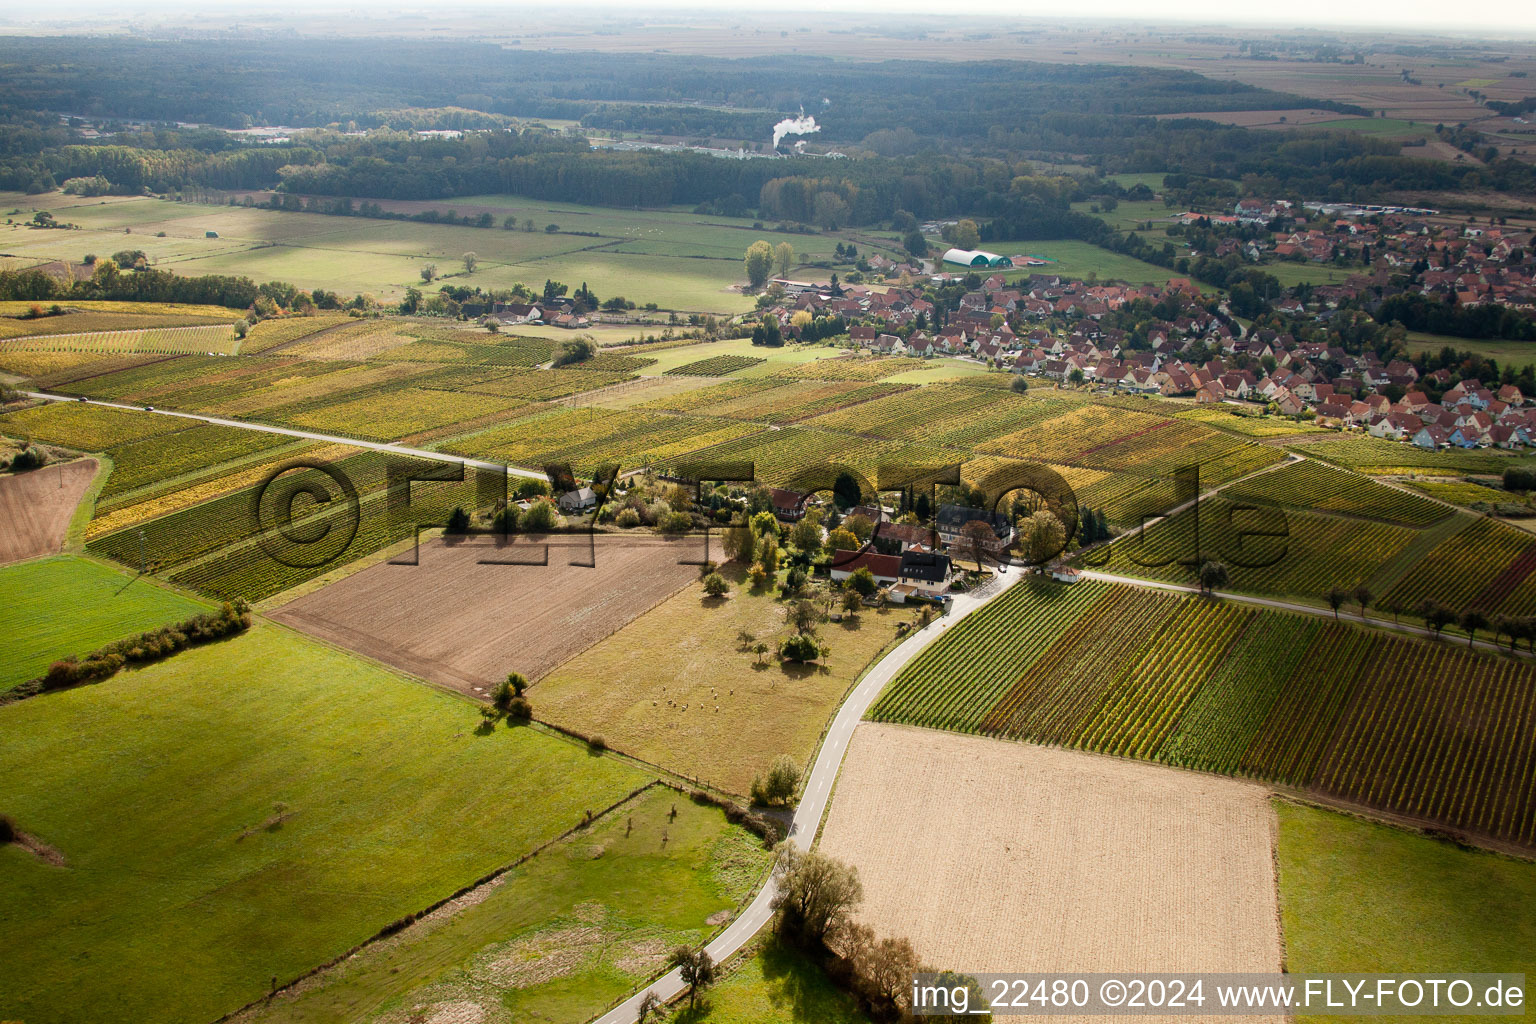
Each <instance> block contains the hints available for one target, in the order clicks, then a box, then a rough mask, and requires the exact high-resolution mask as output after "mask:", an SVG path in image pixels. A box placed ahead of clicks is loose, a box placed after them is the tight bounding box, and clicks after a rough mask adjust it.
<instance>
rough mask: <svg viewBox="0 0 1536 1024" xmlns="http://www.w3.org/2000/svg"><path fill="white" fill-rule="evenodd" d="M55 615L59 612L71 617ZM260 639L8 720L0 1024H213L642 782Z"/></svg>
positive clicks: (401, 687)
mask: <svg viewBox="0 0 1536 1024" xmlns="http://www.w3.org/2000/svg"><path fill="white" fill-rule="evenodd" d="M61 613H63V609H61ZM479 722H480V718H479V715H478V714H476V712H475V707H474V705H473V704H471V703H468V702H466V701H463V700H461V699H459V698H457V697H453V696H449V695H447V694H444V693H440V692H438V691H436V690H433V689H431V688H429V687H426V686H423V685H422V684H420V683H418V682H414V681H411V680H409V679H406V678H404V677H402V676H399V675H396V674H395V673H393V672H389V671H386V670H385V669H383V668H380V667H378V666H376V665H374V664H373V663H371V662H366V661H363V660H361V659H358V658H356V657H353V656H351V655H348V654H345V653H343V652H341V651H338V650H335V649H332V648H330V647H327V646H324V645H321V644H318V643H315V642H312V641H309V640H306V639H303V638H301V637H299V636H298V635H297V634H294V633H292V632H289V631H288V630H286V629H283V628H281V627H278V626H274V625H271V624H267V623H264V622H260V621H258V624H257V625H256V626H255V627H254V628H253V629H252V630H251V631H250V632H249V633H247V634H245V635H243V636H240V637H237V638H234V639H230V640H226V641H223V642H220V643H215V644H211V645H208V646H206V647H199V648H195V649H192V650H189V651H186V652H184V653H182V654H179V655H177V656H175V657H174V658H171V659H169V660H167V661H163V662H160V663H158V664H155V665H152V666H148V667H145V668H143V669H140V670H136V671H126V672H122V673H120V674H118V675H117V676H116V677H114V678H113V679H111V680H109V681H107V682H105V683H101V684H98V685H95V686H85V687H80V688H78V689H73V690H67V691H64V692H60V693H55V694H48V695H44V696H41V697H36V698H33V699H31V700H26V701H22V702H19V703H16V704H13V705H10V706H6V707H0V737H4V741H3V742H0V794H4V796H3V802H4V806H3V811H4V812H5V813H6V814H9V815H11V816H12V817H13V818H14V819H15V820H16V822H17V824H18V826H19V827H20V828H21V829H22V830H23V831H24V832H27V833H30V834H32V835H34V836H35V837H37V839H38V840H40V841H41V842H43V843H46V844H47V845H48V846H50V847H52V848H53V849H54V850H55V851H57V855H58V859H59V860H60V861H62V866H58V865H56V864H54V863H50V862H48V861H46V860H44V859H42V858H40V857H37V856H34V855H33V854H32V853H30V852H29V851H27V850H25V849H23V848H21V847H19V846H14V845H12V846H7V847H4V848H0V919H4V921H5V933H6V943H5V946H6V955H5V956H4V957H3V958H0V1019H16V1020H24V1021H29V1022H32V1021H37V1022H42V1021H47V1022H55V1024H67V1022H90V1024H109V1022H118V1021H121V1022H134V1024H137V1022H141V1021H149V1020H153V1021H157V1022H164V1024H176V1022H205V1021H208V1020H212V1019H214V1018H216V1017H218V1016H220V1015H221V1014H224V1013H226V1012H228V1011H230V1010H233V1009H235V1008H237V1007H239V1006H241V1005H243V1004H245V1003H247V1002H249V1001H250V1000H252V999H256V998H259V997H260V996H262V995H263V994H265V993H266V992H267V991H268V990H269V988H270V986H271V984H272V980H273V979H274V978H276V979H278V980H279V981H287V980H290V979H292V978H295V977H297V976H298V975H300V974H302V973H304V972H305V971H307V970H309V969H310V968H312V967H314V966H315V965H317V964H320V963H323V962H325V961H326V960H328V959H330V958H331V957H334V956H337V955H339V954H341V953H343V952H345V951H346V950H348V949H350V948H351V947H352V946H354V945H355V944H357V943H359V942H362V941H363V940H365V939H367V938H368V937H369V936H371V935H373V934H375V933H376V932H378V931H379V930H380V929H381V928H383V927H384V926H386V925H388V924H390V923H391V922H393V921H397V920H399V919H400V918H401V917H403V916H406V915H409V914H411V913H413V912H416V911H418V910H420V909H422V908H424V907H426V906H429V905H431V904H432V903H434V902H435V901H437V900H440V899H442V898H444V897H447V896H449V895H451V894H452V893H453V892H454V891H456V890H457V889H459V888H460V887H462V886H464V885H467V884H469V883H471V882H473V881H474V880H475V879H477V878H479V877H482V876H483V875H485V874H487V873H489V872H491V871H493V870H496V869H497V868H500V867H503V866H505V865H508V864H511V863H513V862H515V861H516V860H518V859H519V858H520V857H522V856H523V855H525V854H527V853H530V852H531V851H533V850H535V849H537V848H538V847H540V846H541V845H543V844H545V843H547V842H549V841H550V840H551V839H554V838H556V837H557V836H559V835H560V834H561V833H563V832H565V831H566V830H567V829H569V828H571V827H573V826H575V825H577V824H578V823H580V822H581V821H582V820H583V818H584V816H585V815H586V814H587V812H589V811H591V812H597V811H601V810H602V809H603V808H605V807H607V806H609V805H610V804H612V803H614V802H615V801H617V800H620V799H622V798H623V797H624V796H625V795H626V794H627V793H629V792H631V791H632V790H634V789H635V788H636V787H638V786H641V785H643V784H644V783H645V782H646V781H647V779H646V776H645V775H644V774H643V773H641V772H640V771H638V770H637V769H635V768H634V767H632V766H630V765H628V764H626V763H624V762H621V761H618V760H616V759H614V758H611V757H594V756H592V755H590V754H589V753H588V752H587V751H586V749H585V748H584V747H581V746H578V745H576V744H573V743H570V742H568V741H566V740H563V739H559V738H556V737H553V736H551V735H548V734H545V733H543V732H541V731H538V730H536V729H530V728H517V729H509V728H506V727H502V728H497V729H494V730H490V731H487V730H484V729H480V728H478V725H479Z"/></svg>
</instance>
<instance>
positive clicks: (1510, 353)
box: [1408, 331, 1536, 369]
mask: <svg viewBox="0 0 1536 1024" xmlns="http://www.w3.org/2000/svg"><path fill="white" fill-rule="evenodd" d="M1446 346H1450V347H1451V348H1453V349H1456V350H1457V351H1460V352H1475V353H1477V354H1478V355H1480V356H1483V357H1484V358H1486V359H1496V360H1498V363H1499V366H1500V367H1504V366H1513V367H1515V368H1517V369H1518V368H1519V367H1522V366H1531V365H1533V364H1536V344H1532V343H1531V342H1529V341H1500V340H1498V339H1488V338H1457V337H1453V336H1451V335H1449V334H1430V333H1428V332H1426V331H1409V332H1408V351H1409V352H1410V353H1412V354H1414V355H1418V354H1419V353H1421V352H1435V353H1438V352H1439V351H1440V350H1441V349H1442V348H1445V347H1446Z"/></svg>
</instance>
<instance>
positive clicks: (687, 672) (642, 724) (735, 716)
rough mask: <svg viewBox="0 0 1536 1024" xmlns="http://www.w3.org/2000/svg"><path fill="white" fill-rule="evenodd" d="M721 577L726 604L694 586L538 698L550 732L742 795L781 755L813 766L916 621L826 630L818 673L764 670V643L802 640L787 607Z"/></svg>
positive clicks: (596, 650) (874, 618)
mask: <svg viewBox="0 0 1536 1024" xmlns="http://www.w3.org/2000/svg"><path fill="white" fill-rule="evenodd" d="M711 553H712V554H713V555H714V556H715V557H718V556H719V553H720V549H719V544H718V542H717V543H716V544H715V545H713V547H712V552H711ZM721 573H722V575H724V576H725V577H726V579H728V580H729V581H730V583H731V587H732V590H731V594H730V596H729V597H728V598H725V599H723V600H714V599H706V598H705V597H704V591H703V587H702V585H700V584H699V583H694V584H692V585H690V586H688V587H685V588H684V589H682V590H680V591H679V592H678V593H677V594H675V595H674V596H672V597H671V598H669V599H668V600H666V601H663V602H662V603H661V604H659V605H657V606H656V607H655V608H653V609H652V610H651V611H649V612H647V613H646V614H644V615H642V616H640V617H639V618H638V619H636V620H635V621H634V622H631V623H630V624H629V625H627V626H625V627H624V628H623V629H621V630H619V631H618V632H616V633H614V634H613V635H612V636H610V637H608V638H607V639H605V640H603V641H602V642H601V643H598V644H595V645H593V646H592V647H590V648H589V649H587V650H585V651H583V652H582V653H581V654H580V655H579V656H577V657H575V658H572V659H571V660H570V661H568V662H566V663H565V664H564V665H561V666H560V667H559V668H557V669H556V670H555V671H553V672H551V673H550V674H549V675H548V676H546V677H545V678H544V679H543V680H542V681H541V682H540V683H539V684H538V685H537V686H535V687H533V688H532V689H531V690H530V691H529V694H530V697H531V699H532V701H533V706H534V713H535V714H536V715H537V716H538V717H539V719H540V721H544V722H549V723H551V724H553V725H558V726H561V727H563V728H567V729H571V730H573V731H575V732H578V733H581V734H582V735H584V736H592V735H601V736H602V737H603V738H604V739H605V740H606V741H607V742H608V744H609V746H610V747H611V748H612V749H614V750H617V751H621V752H623V753H625V754H632V755H634V756H635V757H638V758H640V759H641V760H644V761H648V762H650V763H651V764H655V765H660V766H661V767H663V768H666V769H668V770H670V771H675V772H678V773H680V774H683V775H687V776H689V777H690V778H697V779H699V780H701V781H703V782H705V783H708V784H709V785H712V786H716V787H718V788H720V789H724V790H726V791H727V792H731V793H737V794H741V795H745V794H747V793H748V792H750V791H751V787H752V777H753V776H754V775H759V774H762V773H763V772H765V771H767V770H768V766H769V765H771V764H772V763H773V759H774V758H775V757H776V756H777V755H779V754H788V755H789V756H790V757H792V758H794V760H795V761H796V763H798V764H801V765H808V764H809V763H810V760H811V757H812V755H813V754H814V753H815V752H816V746H817V743H818V742H819V741H820V738H821V731H822V729H824V728H825V727H826V724H827V721H828V720H829V719H830V718H831V717H832V715H833V713H834V712H835V711H836V709H837V705H838V703H839V702H840V701H841V700H842V699H843V695H844V694H845V693H846V692H847V690H848V687H849V684H851V683H852V682H853V680H854V679H856V678H857V677H858V676H859V674H860V673H861V672H863V671H864V669H865V667H866V666H868V665H869V664H870V662H871V661H872V660H873V659H874V658H875V657H877V656H878V655H879V653H880V652H881V651H882V650H884V649H885V648H886V647H887V646H888V645H889V644H891V642H892V641H893V640H895V639H896V638H897V636H898V634H897V629H898V627H899V626H900V625H901V624H904V623H910V622H911V621H912V618H913V612H912V611H911V610H910V609H903V608H899V607H892V608H885V609H880V610H876V609H872V608H871V609H866V610H864V611H862V612H860V613H859V614H858V615H857V616H844V617H843V621H842V622H826V623H822V624H821V625H820V626H819V627H818V632H817V635H818V638H819V639H820V640H822V641H823V642H824V643H826V644H828V645H830V647H831V649H832V653H831V654H830V655H829V656H828V657H827V658H825V659H823V660H822V661H821V662H819V663H818V664H816V665H795V664H791V663H786V662H781V661H780V660H779V659H778V658H776V657H772V656H768V657H764V658H759V657H758V656H757V655H755V654H754V653H753V651H752V647H753V645H754V644H755V643H756V642H759V641H761V642H762V643H764V644H765V645H766V646H767V647H768V648H769V649H770V650H777V649H778V645H779V643H780V642H781V641H782V640H783V638H784V637H785V636H787V635H789V633H790V632H792V631H793V627H792V626H790V625H788V624H787V623H786V621H785V611H786V607H785V606H786V604H787V602H785V601H783V600H782V599H779V598H776V597H774V596H773V595H772V594H770V593H766V592H764V591H762V590H753V589H752V588H751V587H750V586H749V585H744V581H743V577H744V575H745V574H744V573H743V571H742V569H741V567H740V566H739V565H735V564H728V565H726V566H724V567H723V568H722V569H721ZM743 632H745V634H746V635H748V636H751V637H752V638H753V639H752V641H751V642H746V643H744V642H743V641H742V639H741V636H742V634H743Z"/></svg>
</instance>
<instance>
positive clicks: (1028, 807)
mask: <svg viewBox="0 0 1536 1024" xmlns="http://www.w3.org/2000/svg"><path fill="white" fill-rule="evenodd" d="M1273 830H1274V816H1273V812H1272V811H1271V809H1270V806H1269V801H1268V799H1267V794H1266V793H1265V792H1264V790H1263V788H1262V787H1259V786H1254V785H1252V784H1249V783H1246V782H1236V781H1230V780H1226V779H1214V778H1210V777H1200V776H1192V775H1188V774H1185V773H1180V772H1174V771H1170V770H1168V769H1165V768H1160V767H1156V766H1151V765H1138V764H1134V763H1130V762H1126V761H1119V760H1114V759H1111V758H1102V757H1094V756H1092V755H1089V754H1083V753H1079V752H1076V751H1068V750H1051V749H1046V748H1043V747H1035V746H1029V745H1023V744H1006V743H999V742H996V741H993V740H987V739H982V738H978V737H968V736H955V735H948V734H944V733H938V732H927V731H924V730H918V729H911V728H905V727H902V726H893V725H877V724H871V723H867V722H866V723H864V724H862V725H860V726H859V727H858V729H857V730H856V731H855V732H854V734H853V739H852V741H851V742H850V743H849V747H848V754H847V759H846V761H845V762H844V764H843V771H842V774H841V776H840V777H839V778H838V783H837V791H836V793H835V794H834V795H833V798H832V806H831V809H830V811H829V812H828V816H827V822H826V826H825V828H824V829H823V832H822V839H821V849H822V850H823V851H824V852H825V853H827V854H828V855H830V856H832V857H835V858H837V859H839V860H842V861H845V862H847V863H850V864H853V865H854V866H855V867H857V868H858V871H859V876H860V879H861V880H862V881H863V883H864V905H863V908H862V909H861V910H860V911H859V913H858V914H857V918H858V920H860V921H861V922H862V923H864V924H867V925H869V926H870V927H872V928H873V929H874V931H875V933H876V934H877V935H879V936H882V937H884V936H892V937H905V938H908V939H910V940H911V941H912V944H913V946H914V947H915V948H916V950H917V954H918V956H919V957H921V958H922V960H923V962H924V963H927V964H934V965H936V966H942V967H945V968H952V969H955V970H972V971H974V970H986V971H1049V970H1057V969H1060V967H1061V965H1063V964H1070V965H1071V969H1072V970H1074V971H1089V972H1093V971H1100V972H1102V971H1234V972H1235V971H1255V972H1259V971H1263V972H1274V971H1277V970H1279V968H1280V964H1281V942H1280V934H1279V925H1278V922H1277V921H1276V913H1275V896H1274V893H1275V887H1274V867H1273V861H1272V858H1271V852H1270V850H1271V842H1272V835H1273ZM1088 851H1091V855H1085V853H1087V852H1088Z"/></svg>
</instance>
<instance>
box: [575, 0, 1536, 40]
mask: <svg viewBox="0 0 1536 1024" xmlns="http://www.w3.org/2000/svg"><path fill="white" fill-rule="evenodd" d="M598 6H608V5H607V4H602V5H598ZM612 6H614V7H620V8H627V9H629V10H633V9H634V7H635V6H636V5H632V4H623V3H618V2H615V3H614V4H612ZM643 6H648V7H679V8H709V9H714V10H725V9H729V8H731V7H737V6H743V7H746V8H747V9H751V10H754V11H757V12H759V13H761V12H762V10H763V8H761V7H759V6H757V5H737V4H720V3H714V4H711V3H707V2H703V0H657V2H654V3H648V4H645V5H643ZM774 9H775V10H807V11H849V12H867V13H871V14H891V13H896V12H902V13H913V14H925V15H930V16H932V15H943V14H981V15H991V16H1004V17H1024V18H1032V17H1033V18H1053V17H1054V18H1060V17H1064V16H1080V17H1092V18H1114V19H1125V20H1128V21H1137V22H1145V21H1173V20H1178V21H1202V22H1212V21H1215V22H1228V23H1232V22H1243V23H1248V24H1253V23H1259V24H1270V25H1276V26H1281V27H1291V28H1307V27H1310V26H1315V25H1319V24H1324V23H1326V24H1329V25H1340V24H1345V25H1361V26H1369V27H1371V28H1375V29H1378V30H1380V29H1392V28H1403V29H1406V30H1410V31H1411V30H1413V29H1415V28H1422V27H1425V26H1434V27H1436V28H1440V29H1452V30H1455V29H1461V30H1464V31H1469V32H1475V33H1477V34H1479V35H1485V36H1487V35H1492V36H1495V37H1497V36H1498V35H1500V34H1502V33H1503V32H1508V31H1519V32H1521V33H1536V2H1533V0H1482V2H1480V3H1457V2H1445V0H1353V2H1346V3H1340V2H1338V0H1286V2H1285V3H1242V2H1238V3H1233V2H1232V0H1162V2H1159V3H1152V4H1149V3H1147V2H1145V0H1095V2H1094V3H1092V4H1087V5H1083V6H1081V7H1074V6H1070V5H1069V6H1067V7H1064V6H1062V5H1060V4H1055V3H1040V2H1035V3H1031V2H1029V0H945V2H944V3H942V4H936V3H934V2H933V0H783V2H780V3H775V4H774Z"/></svg>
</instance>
